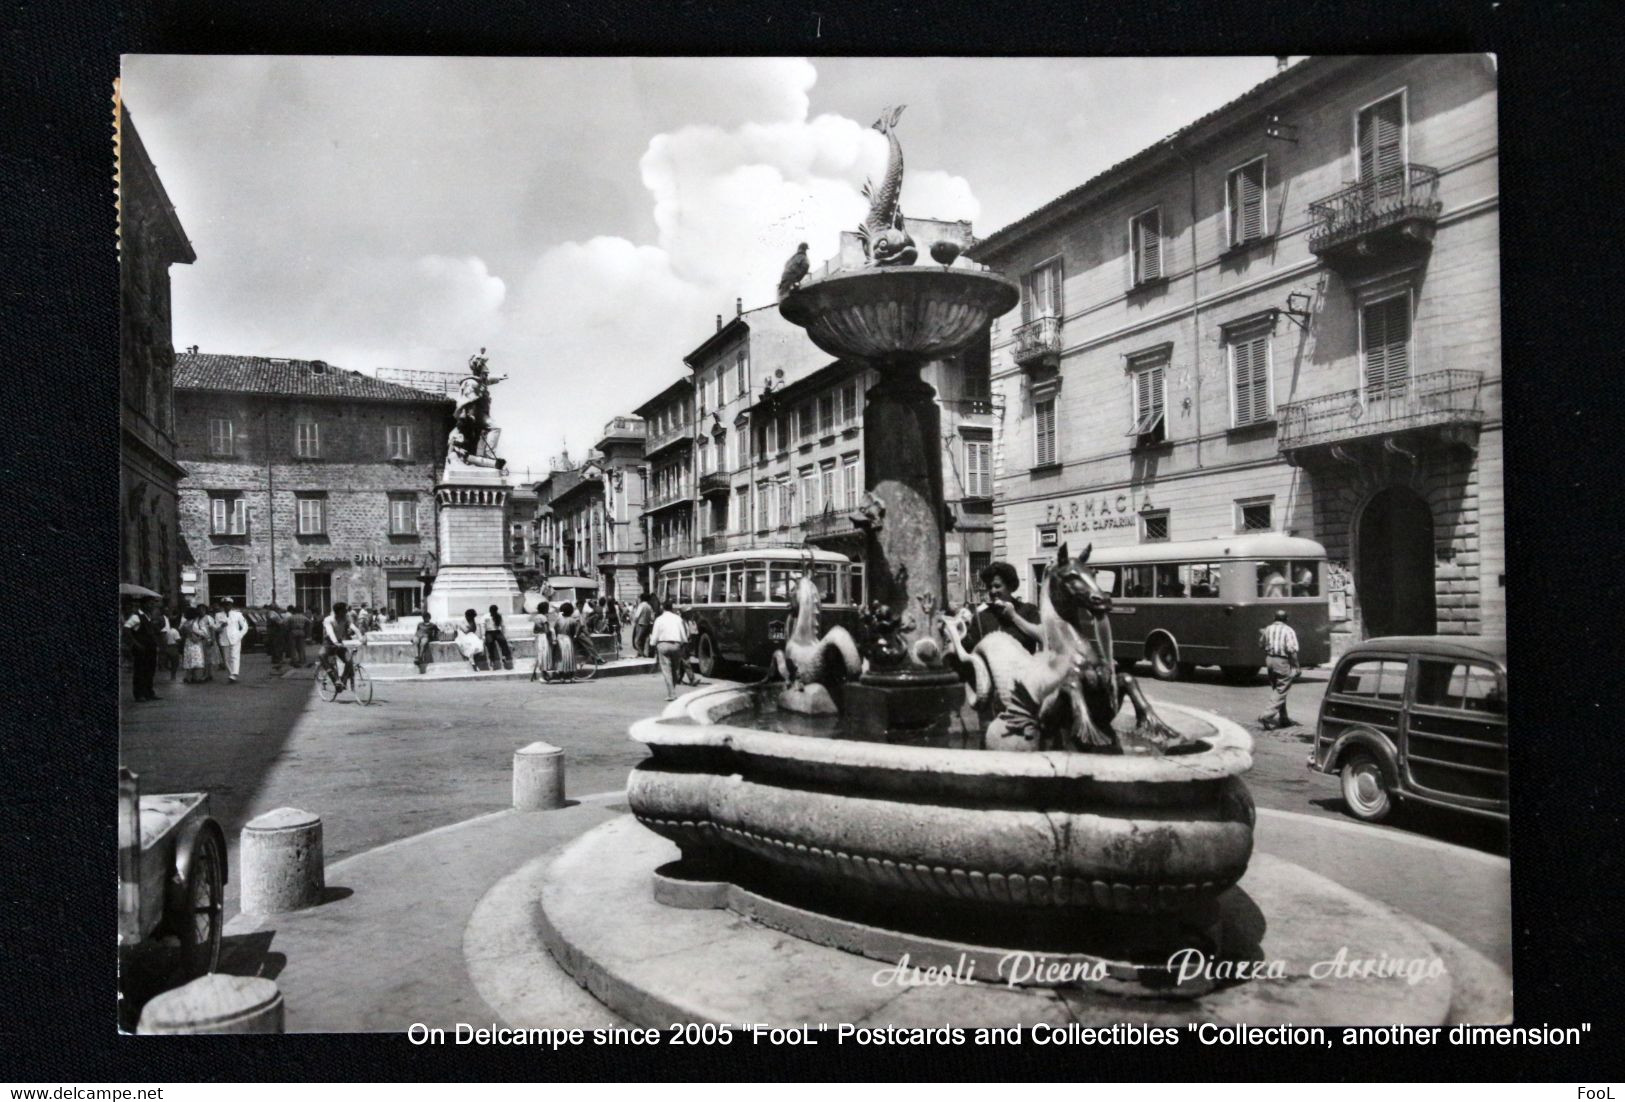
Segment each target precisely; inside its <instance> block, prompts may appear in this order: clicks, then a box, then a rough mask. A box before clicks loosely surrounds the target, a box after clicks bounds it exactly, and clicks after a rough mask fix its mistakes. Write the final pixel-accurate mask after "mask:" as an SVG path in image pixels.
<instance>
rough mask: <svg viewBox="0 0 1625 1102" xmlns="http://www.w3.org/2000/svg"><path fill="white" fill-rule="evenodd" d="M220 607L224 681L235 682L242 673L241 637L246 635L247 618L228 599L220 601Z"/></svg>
mask: <svg viewBox="0 0 1625 1102" xmlns="http://www.w3.org/2000/svg"><path fill="white" fill-rule="evenodd" d="M220 605H221V607H222V608H223V609H224V610H225V612H224V614H223V616H222V623H221V625H220V653H221V654H222V656H224V658H225V660H226V680H227V681H236V680H237V675H238V674H239V673H240V672H242V665H243V637H244V636H246V635H247V634H248V617H246V616H244V615H243V614H242V612H241V611H240V610H239V609H238V608H237V605H236V602H234V601H233V600H232V599H231V598H230V597H226V598H224V599H223V600H221V602H220Z"/></svg>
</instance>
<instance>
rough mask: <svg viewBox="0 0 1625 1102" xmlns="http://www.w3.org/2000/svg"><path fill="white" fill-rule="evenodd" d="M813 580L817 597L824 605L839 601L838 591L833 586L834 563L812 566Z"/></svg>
mask: <svg viewBox="0 0 1625 1102" xmlns="http://www.w3.org/2000/svg"><path fill="white" fill-rule="evenodd" d="M813 582H814V584H816V585H817V586H818V599H819V600H820V601H822V602H823V603H824V604H826V605H833V604H838V603H840V599H841V598H840V592H839V591H838V590H837V589H836V588H835V564H834V563H828V564H824V565H820V566H815V567H813Z"/></svg>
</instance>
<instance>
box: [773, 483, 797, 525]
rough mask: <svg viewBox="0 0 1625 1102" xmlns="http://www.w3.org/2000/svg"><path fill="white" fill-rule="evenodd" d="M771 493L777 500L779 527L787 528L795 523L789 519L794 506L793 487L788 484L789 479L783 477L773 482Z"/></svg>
mask: <svg viewBox="0 0 1625 1102" xmlns="http://www.w3.org/2000/svg"><path fill="white" fill-rule="evenodd" d="M773 493H774V494H775V496H777V498H778V502H779V509H778V512H779V527H780V528H788V527H790V525H792V524H794V523H795V521H794V520H792V519H791V511H792V510H793V509H794V508H795V496H796V495H795V487H793V486H791V485H790V480H789V479H785V480H784V481H782V482H775V483H774V484H773Z"/></svg>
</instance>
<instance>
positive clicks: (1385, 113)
mask: <svg viewBox="0 0 1625 1102" xmlns="http://www.w3.org/2000/svg"><path fill="white" fill-rule="evenodd" d="M1403 108H1404V103H1403V101H1402V99H1401V98H1400V97H1399V96H1389V97H1388V98H1387V99H1385V100H1383V101H1382V102H1381V103H1374V104H1372V105H1371V106H1370V107H1367V108H1366V109H1365V110H1364V111H1361V112H1360V179H1361V180H1376V179H1381V178H1383V177H1388V176H1390V175H1391V174H1396V173H1398V172H1399V170H1400V169H1401V168H1402V167H1403V166H1404V161H1403V160H1401V157H1402V156H1403V155H1404V140H1403V139H1404V133H1405V116H1404V113H1403ZM1394 182H1395V183H1396V184H1397V183H1398V180H1397V178H1396V179H1395V181H1394Z"/></svg>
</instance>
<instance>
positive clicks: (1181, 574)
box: [1152, 562, 1190, 597]
mask: <svg viewBox="0 0 1625 1102" xmlns="http://www.w3.org/2000/svg"><path fill="white" fill-rule="evenodd" d="M1152 569H1153V570H1154V571H1155V573H1156V576H1157V594H1156V595H1157V596H1158V597H1183V596H1185V595H1186V589H1185V582H1186V579H1187V578H1188V577H1190V567H1188V566H1184V565H1182V564H1180V563H1171V562H1167V563H1158V564H1157V565H1156V566H1155V567H1153V568H1152Z"/></svg>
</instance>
